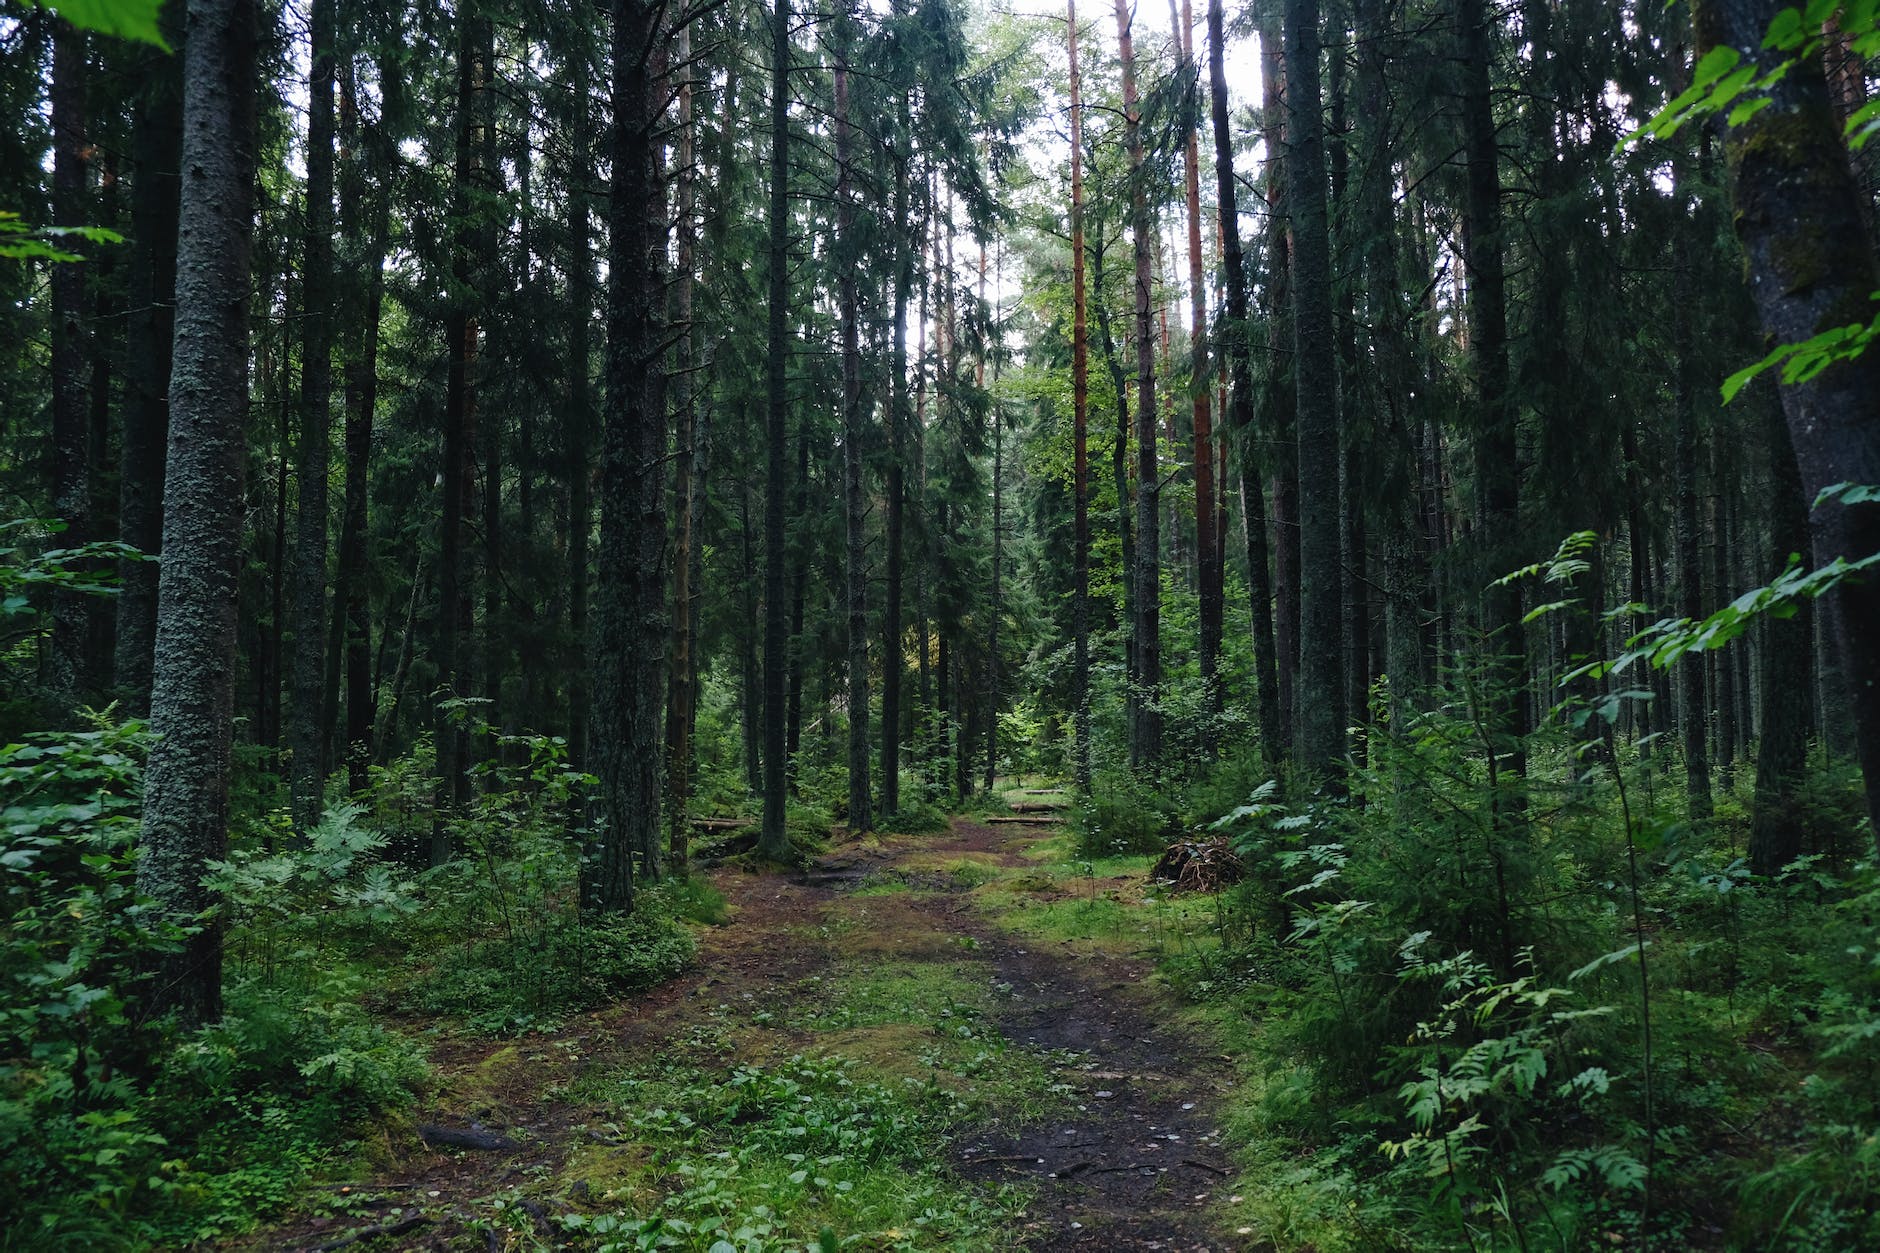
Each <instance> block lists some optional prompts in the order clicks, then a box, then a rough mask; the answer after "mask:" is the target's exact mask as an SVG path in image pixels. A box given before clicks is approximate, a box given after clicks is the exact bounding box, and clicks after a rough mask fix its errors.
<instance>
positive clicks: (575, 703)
mask: <svg viewBox="0 0 1880 1253" xmlns="http://www.w3.org/2000/svg"><path fill="white" fill-rule="evenodd" d="M589 73H590V69H589V65H588V61H587V58H586V57H585V56H576V57H574V58H573V59H572V60H571V61H570V63H569V79H570V82H569V93H570V95H571V96H572V97H573V99H574V103H575V108H576V110H577V115H576V118H575V121H574V124H573V126H572V127H571V128H570V130H571V132H572V133H571V134H570V136H569V142H570V144H571V146H572V149H573V155H572V166H573V168H572V169H571V171H570V173H569V179H570V187H569V191H568V361H569V369H568V409H567V412H566V414H565V415H564V417H563V420H562V450H563V455H564V456H565V457H566V458H567V460H566V463H565V472H566V474H567V476H568V633H569V635H570V636H571V637H572V638H573V640H574V647H575V652H576V657H575V661H574V664H573V665H571V666H569V668H568V724H567V725H568V764H569V766H570V767H572V768H573V769H575V770H586V769H587V768H588V721H589V718H590V712H589V711H590V704H591V702H590V700H589V691H590V684H591V682H592V676H591V675H590V674H589V673H588V668H587V664H586V656H587V654H586V650H587V638H588V586H589V569H588V567H589V558H588V546H589V537H590V535H591V534H592V531H593V525H594V502H593V496H592V483H593V477H592V476H593V468H592V466H591V465H590V464H589V458H590V452H589V450H590V449H591V448H592V447H593V439H594V434H593V432H594V390H593V350H592V330H593V325H594V260H593V242H592V230H591V227H592V216H591V214H590V211H589V205H588V197H589V195H590V190H589V185H590V184H591V183H592V181H593V178H594V169H593V162H592V159H591V158H590V156H589V149H588V115H589V100H588V95H589V90H590V88H589V85H588V75H589Z"/></svg>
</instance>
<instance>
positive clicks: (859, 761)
mask: <svg viewBox="0 0 1880 1253" xmlns="http://www.w3.org/2000/svg"><path fill="white" fill-rule="evenodd" d="M852 23H853V19H852V18H851V17H850V15H849V13H848V12H847V10H846V9H845V10H844V11H843V12H841V13H840V14H839V15H838V16H837V18H836V68H835V109H836V241H835V245H836V247H837V248H838V249H839V250H840V251H839V252H838V254H837V266H838V270H837V274H838V279H837V296H836V299H837V303H838V305H839V315H838V316H839V317H840V319H841V323H842V519H843V539H844V549H845V568H846V572H847V604H846V610H847V614H848V619H847V621H848V706H849V806H848V822H849V830H850V831H851V832H861V831H869V830H872V829H873V828H874V814H873V813H872V811H871V808H870V797H869V790H868V548H867V542H868V536H867V532H866V529H865V524H866V521H867V514H866V505H867V501H866V500H865V498H864V496H863V489H864V482H863V477H864V476H863V472H862V471H863V466H862V452H863V449H862V441H863V439H864V437H865V432H864V430H863V425H862V423H863V414H862V346H861V294H860V291H859V284H858V281H857V271H858V270H859V269H860V268H861V259H862V249H861V241H860V240H859V239H858V238H857V237H856V233H855V204H854V194H855V193H854V185H853V181H852V179H851V176H850V173H849V163H850V161H851V159H852V157H853V153H852V147H851V144H852V141H851V139H850V137H849V136H850V131H849V49H850V47H851V45H852V42H853V32H852Z"/></svg>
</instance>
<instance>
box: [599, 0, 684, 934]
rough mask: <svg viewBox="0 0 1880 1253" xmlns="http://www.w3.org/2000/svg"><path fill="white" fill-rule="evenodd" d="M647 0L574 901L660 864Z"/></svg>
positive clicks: (609, 422) (625, 155)
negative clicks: (594, 787) (585, 832)
mask: <svg viewBox="0 0 1880 1253" xmlns="http://www.w3.org/2000/svg"><path fill="white" fill-rule="evenodd" d="M662 12H663V8H662V6H661V5H660V4H659V3H658V0H614V2H613V28H614V30H613V34H614V63H613V126H612V134H611V142H612V150H613V151H612V156H613V162H612V166H613V195H612V199H611V200H610V202H609V208H608V232H607V395H606V402H605V407H604V413H603V419H602V430H601V491H600V497H601V499H600V507H601V526H600V546H599V549H598V551H597V553H596V559H597V560H596V573H597V575H598V578H597V580H596V589H597V595H596V597H595V604H594V615H593V631H592V634H591V635H590V637H589V639H588V668H589V670H590V671H591V673H592V674H593V676H594V710H593V723H594V725H593V729H592V732H591V736H590V744H589V747H590V749H591V751H592V754H593V757H594V764H595V771H594V773H595V774H596V775H598V776H599V778H600V810H601V814H602V817H603V821H604V824H605V829H604V830H603V831H602V833H601V840H600V848H599V850H598V852H597V855H596V856H595V857H594V858H593V862H592V865H591V866H590V878H589V880H588V884H587V892H586V901H587V904H588V905H589V906H590V907H592V908H594V909H597V910H599V911H602V912H609V911H618V910H626V909H629V908H631V907H632V905H633V890H634V884H635V881H636V880H639V879H647V880H651V879H655V878H657V877H658V875H659V869H660V846H661V841H660V820H659V802H660V774H661V769H660V760H661V752H660V749H661V747H662V746H663V734H662V733H663V731H664V729H665V728H664V724H663V722H662V719H661V714H662V712H663V704H662V702H663V698H664V696H665V674H664V664H663V663H664V658H665V650H666V633H667V622H666V578H665V553H666V512H665V500H666V497H665V474H664V457H665V452H666V413H665V405H664V388H663V386H662V382H663V380H662V378H661V375H662V373H663V370H664V362H663V354H664V345H663V343H662V342H661V329H662V328H661V325H660V324H661V322H662V321H663V319H662V317H661V312H662V311H661V308H660V305H661V291H662V285H663V283H664V281H665V274H664V273H663V272H662V271H663V265H662V261H663V259H664V256H665V249H666V200H665V195H664V192H663V190H662V188H661V187H660V185H659V174H660V171H659V144H660V140H659V137H658V135H657V134H656V129H657V127H658V125H659V122H660V111H659V108H658V104H659V102H660V100H661V99H662V97H663V89H662V86H661V84H660V82H659V76H658V75H656V74H655V73H653V72H652V68H651V66H650V64H649V54H650V52H651V51H652V49H653V45H654V42H655V39H656V36H657V24H658V22H659V20H660V14H661V13H662Z"/></svg>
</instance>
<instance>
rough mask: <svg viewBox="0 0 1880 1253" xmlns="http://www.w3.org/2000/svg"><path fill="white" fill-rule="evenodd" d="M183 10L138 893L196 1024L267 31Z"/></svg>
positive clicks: (209, 944)
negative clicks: (168, 927) (166, 938)
mask: <svg viewBox="0 0 1880 1253" xmlns="http://www.w3.org/2000/svg"><path fill="white" fill-rule="evenodd" d="M188 14H189V18H188V20H189V42H188V45H187V47H186V49H185V52H184V67H183V84H184V87H183V92H184V94H183V148H182V170H183V180H182V183H183V186H182V198H181V201H180V205H179V209H178V223H179V227H178V235H177V269H176V298H177V299H176V339H175V344H174V349H173V357H172V361H173V368H172V373H171V389H170V430H171V436H172V438H171V440H170V444H169V464H168V466H167V469H166V475H165V481H166V489H165V493H164V506H163V551H164V554H165V560H164V562H163V570H162V574H161V577H160V580H159V584H158V590H157V637H156V646H155V647H156V652H155V665H154V669H153V679H154V682H153V687H152V691H151V700H150V724H151V730H152V731H153V732H154V735H155V738H154V740H153V742H152V744H151V748H150V759H149V763H148V765H147V766H146V767H145V770H144V813H143V831H142V837H141V840H142V847H143V855H142V857H141V858H140V859H139V861H138V863H137V886H138V890H139V891H141V892H142V893H143V894H144V895H146V896H148V897H150V898H151V899H152V900H154V901H155V902H156V906H157V911H158V914H159V916H161V917H163V918H165V919H167V920H169V921H172V922H176V923H179V924H184V925H193V926H195V928H196V930H195V932H194V934H192V935H190V936H189V937H188V939H186V940H185V941H184V942H183V943H182V944H181V945H180V946H178V947H177V948H176V949H175V950H173V951H170V952H165V953H162V954H160V955H158V957H157V959H156V966H157V968H156V973H155V978H154V979H153V980H152V982H151V984H150V990H149V1007H150V1009H151V1010H152V1011H153V1012H155V1013H164V1012H167V1011H171V1010H174V1011H176V1013H177V1015H178V1017H179V1018H180V1019H181V1020H182V1021H183V1022H184V1023H187V1024H197V1023H207V1022H214V1021H215V1020H216V1019H218V1018H220V1017H221V1015H222V925H223V924H222V919H221V916H220V914H219V913H215V912H212V911H213V907H214V906H215V904H216V903H217V901H216V897H215V894H214V893H212V892H210V891H209V890H208V889H206V888H204V887H203V886H202V880H203V875H204V874H205V873H206V872H207V870H208V868H209V863H210V862H211V861H215V860H219V859H221V858H223V857H226V856H227V850H228V783H229V767H230V729H231V727H232V725H233V718H232V715H233V712H234V684H235V639H236V580H237V574H238V572H239V570H240V564H241V525H242V469H243V461H244V459H245V456H246V452H247V446H246V443H245V442H244V432H243V426H244V423H245V420H246V418H247V413H248V297H249V272H248V259H249V241H250V234H251V229H252V225H253V217H254V185H255V99H254V97H255V79H256V70H257V66H256V47H257V44H258V43H259V34H260V32H259V24H260V23H259V15H258V13H257V12H256V7H255V4H254V2H253V0H190V2H189V9H188Z"/></svg>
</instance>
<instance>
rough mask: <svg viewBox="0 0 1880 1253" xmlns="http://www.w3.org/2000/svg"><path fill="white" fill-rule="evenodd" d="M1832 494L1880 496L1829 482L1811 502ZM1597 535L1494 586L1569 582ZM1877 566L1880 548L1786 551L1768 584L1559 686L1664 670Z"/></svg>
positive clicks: (1620, 613)
mask: <svg viewBox="0 0 1880 1253" xmlns="http://www.w3.org/2000/svg"><path fill="white" fill-rule="evenodd" d="M1836 502H1838V503H1840V504H1843V505H1860V504H1875V503H1880V487H1872V486H1863V485H1859V484H1854V483H1836V484H1834V485H1833V486H1832V487H1826V488H1823V489H1822V491H1821V493H1820V494H1819V495H1818V496H1816V497H1815V507H1816V508H1819V507H1821V506H1822V505H1824V504H1830V503H1836ZM1598 538H1599V537H1598V536H1597V535H1595V534H1594V533H1593V532H1591V531H1578V532H1575V533H1574V534H1572V535H1569V536H1567V538H1566V539H1564V540H1562V541H1561V542H1560V547H1559V548H1558V549H1557V550H1556V551H1555V553H1554V555H1553V556H1552V557H1550V558H1548V559H1547V560H1546V561H1539V562H1535V563H1533V564H1532V565H1527V566H1523V567H1522V568H1521V569H1519V570H1516V571H1514V572H1512V573H1510V574H1507V575H1504V576H1502V577H1501V578H1500V579H1497V580H1496V586H1498V587H1499V586H1507V585H1509V584H1512V583H1516V582H1519V581H1520V580H1523V579H1530V578H1536V577H1538V578H1540V579H1542V580H1543V581H1544V582H1547V583H1550V584H1565V583H1570V582H1571V581H1572V580H1573V579H1574V578H1575V577H1576V576H1578V575H1580V574H1583V573H1585V572H1586V571H1587V570H1588V569H1590V568H1591V567H1590V564H1589V563H1588V562H1587V560H1586V557H1585V554H1586V553H1587V552H1588V551H1589V550H1591V548H1592V547H1593V546H1594V544H1596V543H1597V542H1598ZM1876 566H1880V553H1870V554H1869V555H1867V556H1865V557H1861V558H1858V559H1856V560H1853V561H1849V560H1848V559H1847V558H1845V557H1836V558H1835V559H1834V560H1833V561H1830V562H1828V563H1827V564H1826V565H1823V566H1818V567H1816V568H1815V569H1813V570H1804V569H1803V568H1802V558H1801V554H1800V553H1790V554H1789V563H1788V566H1787V568H1786V569H1784V570H1783V571H1782V573H1781V574H1780V575H1778V576H1776V578H1775V579H1773V580H1771V581H1770V582H1769V583H1768V585H1766V586H1764V587H1758V588H1752V589H1751V590H1750V591H1747V592H1744V593H1743V594H1742V595H1741V596H1738V597H1737V598H1736V599H1735V600H1733V601H1731V602H1730V603H1729V604H1727V605H1725V606H1724V607H1723V608H1721V609H1719V610H1717V611H1716V612H1715V613H1713V614H1711V615H1710V616H1709V617H1707V618H1702V619H1691V618H1661V619H1659V620H1658V621H1657V622H1654V623H1652V624H1651V625H1650V626H1648V627H1646V628H1645V629H1644V630H1642V631H1640V632H1638V633H1637V634H1636V635H1634V636H1632V637H1631V638H1630V639H1628V640H1626V642H1625V651H1624V652H1622V653H1621V654H1620V655H1619V656H1617V657H1615V658H1611V659H1603V660H1598V661H1589V662H1587V663H1585V664H1584V665H1581V666H1579V667H1577V668H1575V669H1573V670H1570V671H1568V672H1567V673H1566V674H1564V675H1562V676H1561V679H1560V684H1561V686H1563V687H1564V686H1566V685H1568V684H1570V683H1573V682H1576V681H1577V680H1579V679H1582V678H1595V679H1599V678H1605V677H1606V676H1608V675H1614V674H1620V673H1622V672H1624V671H1625V670H1627V669H1629V668H1630V667H1631V666H1633V665H1635V664H1637V663H1638V662H1641V661H1642V662H1645V663H1646V664H1648V665H1650V666H1651V667H1652V668H1653V669H1656V670H1663V669H1665V668H1667V667H1669V666H1670V665H1672V664H1673V663H1675V662H1676V661H1677V660H1678V659H1679V658H1680V657H1683V656H1684V655H1685V654H1687V653H1694V652H1697V653H1701V652H1709V651H1710V650H1712V649H1716V648H1722V647H1723V646H1724V645H1725V644H1728V643H1729V642H1730V641H1731V640H1733V639H1736V638H1737V637H1738V636H1739V635H1742V634H1743V632H1745V631H1747V630H1748V629H1749V628H1750V626H1751V625H1752V624H1753V623H1754V622H1755V621H1756V620H1757V619H1758V618H1760V617H1763V616H1765V615H1766V616H1768V617H1771V618H1792V617H1794V616H1795V614H1796V613H1797V612H1798V611H1799V610H1800V609H1801V605H1802V602H1803V601H1805V600H1817V599H1819V598H1820V597H1822V596H1824V595H1826V594H1827V593H1828V592H1831V591H1833V590H1834V589H1835V588H1836V587H1839V586H1840V585H1841V584H1842V583H1844V582H1846V581H1847V580H1848V579H1850V578H1854V577H1856V576H1859V575H1861V574H1862V573H1864V572H1865V571H1867V570H1869V569H1871V568H1874V567H1876ZM1579 603H1580V601H1579V599H1578V598H1577V597H1569V598H1567V599H1564V600H1556V601H1549V602H1548V603H1546V604H1544V605H1537V606H1535V607H1534V608H1533V609H1531V610H1529V611H1528V613H1527V614H1526V615H1525V616H1524V617H1523V618H1522V622H1523V623H1524V624H1525V623H1528V622H1532V621H1534V620H1535V619H1537V618H1542V617H1545V616H1546V615H1547V614H1550V613H1553V612H1555V611H1556V610H1560V609H1565V608H1569V607H1571V606H1574V605H1577V604H1579ZM1644 609H1645V607H1644V606H1642V605H1638V604H1630V603H1628V604H1624V605H1617V606H1614V607H1613V608H1611V609H1608V610H1606V611H1605V613H1604V614H1603V615H1601V616H1602V617H1603V619H1604V620H1605V621H1608V622H1610V621H1613V620H1614V619H1617V618H1625V617H1631V616H1632V615H1634V614H1637V613H1640V612H1643V611H1644Z"/></svg>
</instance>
